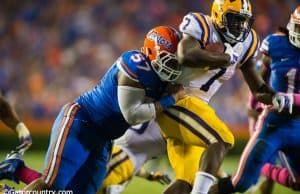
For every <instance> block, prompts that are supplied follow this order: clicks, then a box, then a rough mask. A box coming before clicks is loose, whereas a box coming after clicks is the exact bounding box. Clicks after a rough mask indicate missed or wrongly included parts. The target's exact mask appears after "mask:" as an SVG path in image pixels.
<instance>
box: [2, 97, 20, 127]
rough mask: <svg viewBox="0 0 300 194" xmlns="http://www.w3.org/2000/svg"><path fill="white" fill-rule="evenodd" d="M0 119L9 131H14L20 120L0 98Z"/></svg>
mask: <svg viewBox="0 0 300 194" xmlns="http://www.w3.org/2000/svg"><path fill="white" fill-rule="evenodd" d="M0 119H1V120H2V121H3V122H4V124H6V125H7V126H8V127H10V128H11V129H15V128H16V126H17V125H18V123H20V119H19V117H18V116H17V114H16V112H15V111H14V110H13V108H12V107H11V106H10V105H9V103H8V102H7V101H6V100H5V99H4V98H3V97H1V96H0Z"/></svg>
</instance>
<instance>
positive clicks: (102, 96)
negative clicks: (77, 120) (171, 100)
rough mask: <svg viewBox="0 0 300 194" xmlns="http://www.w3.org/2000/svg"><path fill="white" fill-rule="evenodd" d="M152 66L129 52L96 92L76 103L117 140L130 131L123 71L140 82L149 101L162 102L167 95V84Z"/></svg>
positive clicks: (96, 87)
mask: <svg viewBox="0 0 300 194" xmlns="http://www.w3.org/2000/svg"><path fill="white" fill-rule="evenodd" d="M150 63H151V62H150V60H149V59H148V57H146V56H145V55H144V54H143V53H141V52H139V51H128V52H125V53H123V54H122V55H121V56H120V57H119V58H118V60H117V61H116V62H115V63H114V64H113V65H112V67H111V68H110V69H109V70H108V71H107V73H106V74H105V75H104V77H103V78H102V79H101V80H100V82H99V83H98V84H97V85H96V86H95V87H94V88H93V89H91V90H89V91H87V92H85V93H83V94H82V95H81V96H79V97H78V98H77V100H76V102H77V103H78V104H79V105H80V107H81V108H82V109H83V110H84V111H85V112H86V113H87V115H88V118H87V119H88V120H89V121H92V122H93V123H94V124H95V125H96V126H97V128H98V129H99V130H100V133H101V134H103V136H105V137H107V138H110V139H114V138H117V137H119V136H121V135H122V134H123V133H124V132H125V130H126V129H127V128H128V127H129V124H128V123H127V122H126V121H125V119H124V117H123V115H122V113H121V110H120V107H119V103H118V93H117V86H118V81H117V76H118V72H119V71H122V72H123V73H124V74H125V75H127V77H129V78H130V79H132V80H134V81H137V82H139V83H140V84H141V85H142V86H143V87H144V89H145V92H146V96H147V97H150V98H152V99H154V100H158V99H159V98H160V97H161V95H162V94H163V92H164V88H165V82H162V81H161V80H160V79H159V77H158V75H157V74H156V73H155V71H154V70H153V69H152V66H151V64H150Z"/></svg>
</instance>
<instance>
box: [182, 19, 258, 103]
mask: <svg viewBox="0 0 300 194" xmlns="http://www.w3.org/2000/svg"><path fill="white" fill-rule="evenodd" d="M179 28H180V31H181V32H182V33H185V34H188V35H190V36H192V37H194V38H195V39H197V40H198V41H199V43H200V45H201V47H202V48H204V47H205V46H206V45H208V44H211V43H223V41H222V39H221V37H220V34H219V33H218V32H217V30H216V28H215V26H214V24H213V23H212V20H211V18H210V17H209V16H207V15H203V14H202V13H189V14H187V15H186V16H185V17H184V18H183V21H182V23H181V24H180V27H179ZM258 46H259V41H258V38H257V35H256V33H255V31H254V30H251V32H250V33H249V35H248V37H247V38H246V40H245V41H244V42H239V43H237V44H236V45H235V46H234V47H233V48H234V50H235V51H236V52H237V53H238V56H239V58H238V61H237V63H236V64H233V65H231V66H229V67H227V68H219V69H214V70H208V71H206V70H203V69H200V68H191V67H183V70H182V74H181V76H180V77H179V78H178V80H177V82H178V83H180V84H182V85H183V86H184V87H185V89H186V92H187V94H188V95H192V96H196V97H198V98H200V99H202V100H203V101H205V102H207V103H208V102H209V101H210V99H211V98H212V96H213V95H214V94H215V93H216V92H217V91H218V90H219V88H220V87H221V85H222V84H223V82H224V81H226V80H228V79H230V78H231V77H232V76H233V75H234V73H235V70H236V68H238V67H240V66H241V65H242V64H243V63H245V62H246V61H247V60H248V59H249V58H251V57H253V56H254V55H255V54H256V50H257V48H258Z"/></svg>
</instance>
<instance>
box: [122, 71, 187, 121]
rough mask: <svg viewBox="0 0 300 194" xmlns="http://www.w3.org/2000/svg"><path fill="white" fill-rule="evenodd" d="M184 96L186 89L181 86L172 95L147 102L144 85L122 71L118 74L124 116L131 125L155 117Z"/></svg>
mask: <svg viewBox="0 0 300 194" xmlns="http://www.w3.org/2000/svg"><path fill="white" fill-rule="evenodd" d="M183 96H184V89H183V87H180V88H178V90H177V91H175V92H174V93H173V94H172V95H168V96H165V97H163V98H161V99H160V100H159V101H157V102H154V103H153V102H151V103H146V102H145V90H144V88H143V86H142V85H141V84H140V83H138V82H136V81H134V80H131V79H130V78H128V77H127V76H126V75H124V74H123V73H122V72H119V74H118V101H119V106H120V109H121V112H122V114H123V116H124V118H125V119H126V121H127V122H128V123H129V124H131V125H136V124H140V123H144V122H146V121H149V120H151V119H154V118H155V117H156V115H157V114H159V113H160V112H162V111H163V110H165V109H167V108H168V107H170V106H172V105H174V104H175V102H176V101H177V100H179V99H181V98H182V97H183Z"/></svg>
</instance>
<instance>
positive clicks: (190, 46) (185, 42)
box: [177, 35, 230, 69]
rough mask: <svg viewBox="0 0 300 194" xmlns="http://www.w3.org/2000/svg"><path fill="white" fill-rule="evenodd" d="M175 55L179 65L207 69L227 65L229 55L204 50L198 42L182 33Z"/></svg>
mask: <svg viewBox="0 0 300 194" xmlns="http://www.w3.org/2000/svg"><path fill="white" fill-rule="evenodd" d="M177 57H178V62H179V64H181V65H185V66H190V67H200V68H209V69H216V68H219V67H223V66H227V65H229V62H230V56H229V55H227V54H225V53H219V52H211V51H207V50H204V49H202V48H201V46H200V44H199V42H198V41H197V40H196V39H195V38H193V37H191V36H189V35H184V38H183V39H182V40H181V41H180V42H179V44H178V49H177Z"/></svg>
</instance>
